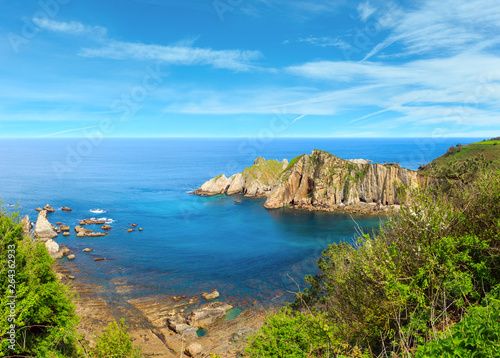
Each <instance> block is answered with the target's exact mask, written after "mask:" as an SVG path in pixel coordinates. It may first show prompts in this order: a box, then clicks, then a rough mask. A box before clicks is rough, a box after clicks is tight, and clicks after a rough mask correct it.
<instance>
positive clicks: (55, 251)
mask: <svg viewBox="0 0 500 358" xmlns="http://www.w3.org/2000/svg"><path fill="white" fill-rule="evenodd" d="M45 247H46V248H47V251H48V252H49V255H50V256H51V257H52V258H53V259H61V258H62V257H63V253H62V251H61V249H60V248H59V245H58V244H57V242H55V241H54V240H52V239H48V240H47V241H45Z"/></svg>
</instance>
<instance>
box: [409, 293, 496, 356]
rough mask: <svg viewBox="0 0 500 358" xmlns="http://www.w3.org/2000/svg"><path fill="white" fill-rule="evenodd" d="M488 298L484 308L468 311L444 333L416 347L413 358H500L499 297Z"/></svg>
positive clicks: (476, 307)
mask: <svg viewBox="0 0 500 358" xmlns="http://www.w3.org/2000/svg"><path fill="white" fill-rule="evenodd" d="M498 292H499V290H498V289H497V290H496V294H490V295H488V296H489V297H488V298H487V299H485V300H484V302H483V305H478V306H475V307H472V308H470V309H469V311H468V313H467V315H466V316H465V317H464V318H463V319H462V321H460V322H459V323H457V324H456V325H454V326H453V327H451V329H449V330H447V331H446V332H442V333H439V334H438V337H437V338H436V339H434V340H432V341H430V342H429V343H426V344H424V345H422V346H420V347H418V349H417V351H416V354H415V356H414V357H415V358H427V357H436V358H440V357H442V358H445V357H477V358H491V357H499V356H500V295H498Z"/></svg>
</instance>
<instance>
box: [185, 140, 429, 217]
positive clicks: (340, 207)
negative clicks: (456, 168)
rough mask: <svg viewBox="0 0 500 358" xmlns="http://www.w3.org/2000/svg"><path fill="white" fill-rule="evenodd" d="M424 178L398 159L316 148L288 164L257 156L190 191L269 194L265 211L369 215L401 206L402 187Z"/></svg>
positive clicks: (210, 193)
mask: <svg viewBox="0 0 500 358" xmlns="http://www.w3.org/2000/svg"><path fill="white" fill-rule="evenodd" d="M424 182H425V177H424V176H422V175H420V174H418V173H417V172H416V171H413V170H409V169H406V168H402V167H401V166H400V165H399V164H396V163H388V164H379V163H369V162H368V161H366V160H360V159H354V160H345V159H341V158H339V157H336V156H335V155H333V154H330V153H328V152H325V151H321V150H317V149H316V150H313V151H312V153H311V154H310V155H307V154H304V155H301V156H299V157H296V158H294V159H293V160H292V161H291V162H290V163H288V161H287V160H286V159H285V160H283V161H282V162H279V161H277V160H267V161H266V160H265V159H263V158H261V157H259V158H257V159H256V160H255V162H254V164H253V165H252V166H251V167H248V168H246V169H245V170H244V171H243V172H241V173H238V174H234V175H233V176H231V177H229V178H227V177H226V176H225V175H224V174H222V175H219V176H217V177H215V178H213V179H211V180H209V181H207V182H206V183H204V184H203V185H202V186H201V187H200V188H199V189H197V190H195V191H193V192H192V194H197V195H206V196H211V195H218V194H227V195H233V194H243V195H245V196H246V197H254V198H255V197H267V200H266V202H265V203H264V207H265V208H266V209H277V208H281V207H284V206H291V207H293V208H296V209H306V210H311V211H349V212H358V213H370V212H379V211H387V210H388V209H389V208H390V207H391V206H397V205H399V204H400V198H399V197H398V192H399V190H400V188H401V187H402V186H405V187H416V186H419V185H421V184H423V183H424Z"/></svg>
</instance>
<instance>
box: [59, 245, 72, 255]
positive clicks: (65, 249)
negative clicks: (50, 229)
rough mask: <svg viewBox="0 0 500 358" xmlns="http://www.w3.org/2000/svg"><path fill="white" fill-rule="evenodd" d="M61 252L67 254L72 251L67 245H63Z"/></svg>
mask: <svg viewBox="0 0 500 358" xmlns="http://www.w3.org/2000/svg"><path fill="white" fill-rule="evenodd" d="M61 252H62V254H63V256H67V255H69V254H70V253H71V251H70V249H68V248H67V247H66V246H61Z"/></svg>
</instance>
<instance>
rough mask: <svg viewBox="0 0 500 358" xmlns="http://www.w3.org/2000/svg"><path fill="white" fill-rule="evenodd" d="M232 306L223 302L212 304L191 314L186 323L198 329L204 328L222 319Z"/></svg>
mask: <svg viewBox="0 0 500 358" xmlns="http://www.w3.org/2000/svg"><path fill="white" fill-rule="evenodd" d="M233 308H234V306H233V305H230V304H228V303H225V302H212V303H209V304H207V305H205V306H202V307H201V308H199V309H197V310H194V311H193V312H191V314H190V315H189V317H188V318H187V322H188V323H189V324H190V325H191V326H193V327H198V328H205V327H207V326H210V325H211V324H213V323H215V322H217V321H218V320H219V319H221V318H223V317H224V316H225V315H226V313H227V312H228V311H229V310H231V309H233Z"/></svg>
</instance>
